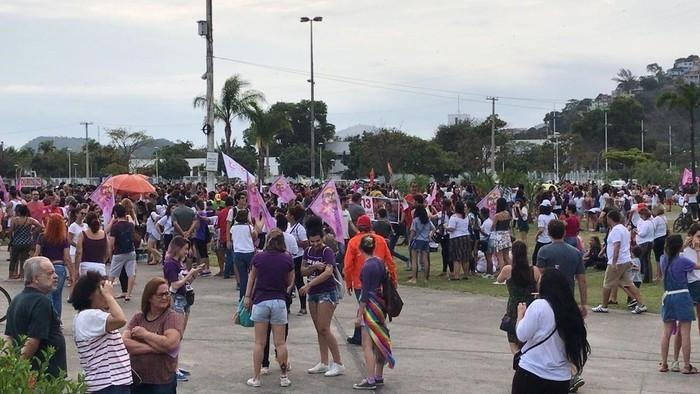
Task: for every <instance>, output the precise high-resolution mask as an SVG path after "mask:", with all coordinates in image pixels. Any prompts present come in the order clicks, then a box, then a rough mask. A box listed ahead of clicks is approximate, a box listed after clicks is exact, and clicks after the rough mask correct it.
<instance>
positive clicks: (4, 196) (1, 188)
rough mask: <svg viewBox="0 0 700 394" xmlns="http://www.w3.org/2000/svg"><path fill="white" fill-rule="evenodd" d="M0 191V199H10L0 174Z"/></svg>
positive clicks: (6, 200)
mask: <svg viewBox="0 0 700 394" xmlns="http://www.w3.org/2000/svg"><path fill="white" fill-rule="evenodd" d="M0 192H2V199H3V201H5V203H7V202H8V201H10V194H9V193H7V187H6V186H5V182H3V180H2V177H1V176H0Z"/></svg>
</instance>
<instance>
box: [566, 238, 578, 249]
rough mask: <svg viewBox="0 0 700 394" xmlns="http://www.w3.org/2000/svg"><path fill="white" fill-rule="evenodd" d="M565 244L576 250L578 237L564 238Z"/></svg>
mask: <svg viewBox="0 0 700 394" xmlns="http://www.w3.org/2000/svg"><path fill="white" fill-rule="evenodd" d="M564 242H566V243H567V244H569V245H571V246H573V247H574V248H578V237H564Z"/></svg>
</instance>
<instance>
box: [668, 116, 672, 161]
mask: <svg viewBox="0 0 700 394" xmlns="http://www.w3.org/2000/svg"><path fill="white" fill-rule="evenodd" d="M672 146H673V145H671V125H668V169H669V170H670V169H671V167H672V165H671V164H672V163H671V160H672V159H673V151H672V150H671V148H672Z"/></svg>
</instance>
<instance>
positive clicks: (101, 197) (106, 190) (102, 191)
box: [90, 177, 115, 225]
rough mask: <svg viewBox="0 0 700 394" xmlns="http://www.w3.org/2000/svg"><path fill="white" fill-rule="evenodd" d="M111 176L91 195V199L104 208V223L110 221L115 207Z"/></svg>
mask: <svg viewBox="0 0 700 394" xmlns="http://www.w3.org/2000/svg"><path fill="white" fill-rule="evenodd" d="M110 178H111V177H109V178H107V179H105V180H104V181H103V182H102V183H101V184H100V186H97V189H95V191H94V192H93V193H92V194H91V195H90V200H92V201H94V202H95V204H97V206H99V207H100V209H101V210H102V220H103V224H104V225H106V224H107V223H109V220H110V219H111V217H112V209H114V205H115V200H114V189H112V185H111V184H110V183H108V182H107V181H109V179H110Z"/></svg>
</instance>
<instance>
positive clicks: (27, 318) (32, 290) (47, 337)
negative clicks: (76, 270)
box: [5, 257, 67, 376]
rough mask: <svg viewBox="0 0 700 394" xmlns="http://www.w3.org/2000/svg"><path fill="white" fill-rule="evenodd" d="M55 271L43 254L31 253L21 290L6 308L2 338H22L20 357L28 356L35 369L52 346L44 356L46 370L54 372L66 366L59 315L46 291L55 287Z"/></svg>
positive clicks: (25, 268) (64, 342)
mask: <svg viewBox="0 0 700 394" xmlns="http://www.w3.org/2000/svg"><path fill="white" fill-rule="evenodd" d="M57 285H58V275H56V271H55V270H54V267H53V264H51V261H50V260H49V259H47V258H46V257H32V258H29V259H27V261H26V262H25V263H24V286H25V287H24V290H23V291H22V292H21V293H19V294H18V295H17V296H16V297H15V298H14V299H13V300H12V302H11V303H10V307H9V308H8V309H7V324H6V325H5V339H6V340H7V341H10V340H12V341H17V340H18V339H19V337H20V336H25V337H26V339H25V341H24V343H22V344H19V345H21V353H22V357H24V358H26V359H30V360H32V368H33V369H34V370H38V368H39V364H40V363H41V362H42V361H44V360H43V354H42V352H43V351H44V350H46V349H48V348H49V347H53V348H54V349H55V352H54V354H53V356H52V357H51V359H49V360H48V373H49V374H51V375H53V376H58V374H59V371H60V370H63V371H66V370H67V365H66V341H65V338H64V337H63V331H62V329H61V319H60V318H59V317H58V314H57V313H56V310H55V309H54V308H53V305H52V304H51V300H50V299H49V297H47V294H48V293H49V292H51V291H52V290H55V289H56V286H57Z"/></svg>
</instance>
